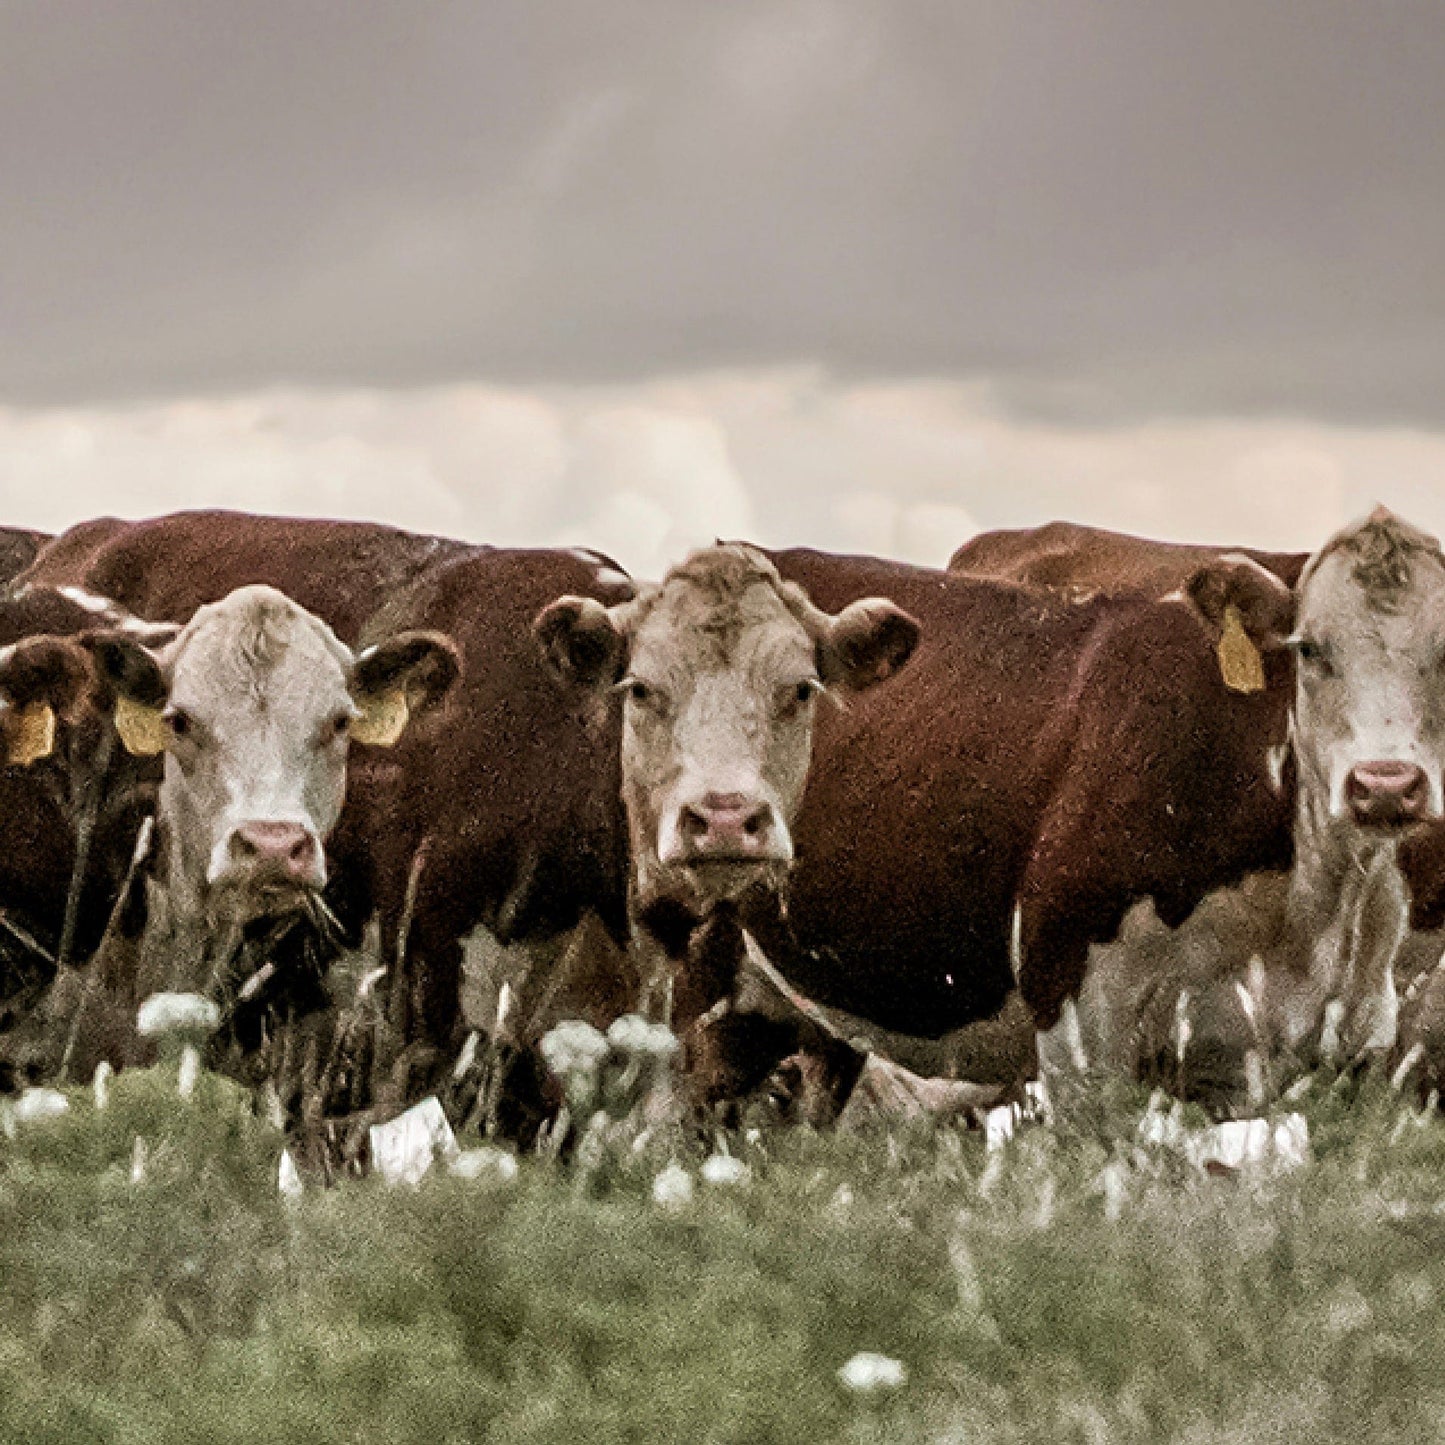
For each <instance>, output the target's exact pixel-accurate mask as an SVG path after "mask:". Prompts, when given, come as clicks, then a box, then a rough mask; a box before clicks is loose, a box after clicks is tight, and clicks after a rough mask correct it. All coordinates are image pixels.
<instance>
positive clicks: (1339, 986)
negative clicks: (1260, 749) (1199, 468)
mask: <svg viewBox="0 0 1445 1445" xmlns="http://www.w3.org/2000/svg"><path fill="white" fill-rule="evenodd" d="M1189 587H1190V592H1191V594H1192V595H1193V597H1194V598H1195V599H1196V601H1197V603H1198V605H1199V606H1200V607H1201V608H1202V609H1203V610H1204V611H1205V612H1206V614H1207V615H1209V616H1211V617H1212V618H1213V619H1215V620H1216V621H1222V622H1223V623H1224V624H1225V625H1228V623H1229V617H1230V614H1231V611H1232V613H1233V616H1234V618H1236V619H1238V620H1240V622H1241V623H1242V625H1243V627H1244V629H1245V630H1246V631H1247V632H1248V634H1249V636H1250V637H1251V639H1252V641H1253V642H1254V644H1255V645H1256V646H1257V647H1258V648H1260V649H1261V650H1264V651H1271V650H1273V651H1277V652H1288V653H1290V654H1291V655H1292V656H1293V658H1294V660H1295V669H1294V671H1295V683H1294V692H1293V699H1292V707H1291V712H1290V720H1289V721H1290V732H1289V742H1288V750H1287V753H1286V752H1284V751H1283V750H1282V751H1281V752H1280V753H1279V754H1278V755H1277V767H1278V768H1280V770H1281V771H1283V770H1284V768H1285V767H1286V765H1287V767H1288V770H1289V772H1290V774H1291V775H1292V779H1293V789H1294V820H1293V833H1294V854H1295V859H1294V866H1293V868H1292V870H1291V872H1290V874H1289V877H1288V880H1287V883H1286V885H1285V887H1284V888H1283V889H1282V890H1281V891H1280V894H1279V897H1278V898H1277V899H1276V900H1274V901H1273V902H1272V903H1271V904H1270V905H1269V906H1268V908H1267V910H1266V914H1265V916H1266V918H1267V919H1268V920H1269V927H1270V930H1271V933H1272V939H1271V942H1270V944H1269V945H1268V952H1270V953H1273V954H1276V955H1282V956H1283V957H1284V960H1285V962H1286V965H1287V966H1286V967H1285V968H1280V967H1275V968H1272V969H1271V970H1270V971H1269V975H1268V977H1269V979H1270V981H1272V982H1278V983H1280V984H1281V997H1280V998H1279V999H1278V1000H1277V1003H1276V1007H1275V1010H1274V1012H1275V1013H1276V1015H1277V1016H1278V1017H1279V1018H1280V1020H1281V1026H1282V1029H1283V1034H1284V1041H1285V1042H1286V1043H1287V1044H1289V1045H1291V1046H1298V1045H1299V1044H1301V1043H1302V1042H1304V1041H1305V1040H1306V1038H1307V1036H1308V1035H1310V1034H1311V1033H1312V1031H1313V1030H1314V1029H1315V1028H1316V1027H1317V1020H1318V1016H1319V1013H1320V1010H1321V1008H1322V1006H1323V1005H1324V1004H1325V1003H1326V1002H1328V1001H1330V1000H1339V1005H1343V1015H1342V1016H1341V1017H1340V1018H1339V1019H1338V1022H1337V1024H1335V1025H1334V1026H1333V1027H1334V1028H1335V1029H1336V1031H1338V1033H1339V1035H1340V1039H1339V1046H1340V1048H1341V1050H1342V1051H1343V1052H1344V1053H1345V1054H1347V1055H1359V1054H1368V1055H1372V1056H1382V1055H1386V1054H1388V1053H1389V1052H1390V1051H1391V1050H1392V1049H1393V1048H1394V1045H1395V1043H1396V1037H1397V1029H1398V1013H1399V1001H1398V987H1397V981H1398V980H1399V979H1401V978H1403V979H1405V980H1411V979H1414V978H1415V977H1417V976H1418V975H1419V974H1420V973H1421V972H1422V970H1423V969H1425V968H1426V967H1428V966H1430V965H1432V964H1433V963H1434V961H1435V960H1436V959H1437V958H1438V957H1439V954H1440V948H1441V940H1440V937H1439V936H1438V934H1432V933H1427V932H1424V931H1422V927H1421V925H1424V924H1427V923H1430V922H1431V921H1432V920H1430V919H1429V918H1428V916H1427V915H1428V908H1427V907H1426V906H1425V904H1426V900H1427V899H1428V898H1429V897H1430V895H1431V893H1432V892H1435V893H1438V889H1439V883H1438V877H1436V878H1432V877H1431V874H1430V864H1431V861H1432V858H1431V855H1432V853H1433V852H1434V851H1435V849H1436V846H1437V845H1436V843H1435V840H1436V839H1438V836H1439V831H1440V827H1441V825H1442V821H1445V672H1442V669H1441V659H1442V658H1445V555H1442V553H1441V549H1440V544H1439V543H1438V541H1436V539H1435V538H1433V537H1431V536H1428V535H1427V534H1425V533H1423V532H1421V531H1419V530H1418V529H1416V528H1415V527H1413V526H1411V525H1410V524H1409V523H1407V522H1405V521H1403V520H1402V519H1401V518H1399V517H1396V516H1395V515H1394V514H1392V513H1391V512H1389V511H1388V510H1387V509H1385V508H1379V509H1377V510H1376V511H1375V512H1374V513H1373V514H1371V515H1370V516H1369V517H1368V518H1366V519H1365V520H1364V521H1362V522H1357V523H1354V524H1352V525H1350V526H1347V527H1345V528H1343V529H1342V530H1341V531H1339V532H1337V533H1336V534H1335V535H1334V536H1333V537H1331V538H1330V539H1329V540H1328V541H1327V542H1326V543H1325V544H1324V546H1323V547H1321V548H1320V549H1319V550H1318V551H1317V552H1316V553H1315V554H1314V555H1313V556H1312V557H1311V558H1310V559H1309V561H1308V563H1307V565H1306V566H1305V568H1304V570H1303V572H1302V573H1301V576H1300V578H1299V581H1298V584H1297V585H1296V586H1295V588H1294V589H1293V591H1291V590H1290V589H1288V588H1286V587H1285V586H1284V584H1283V583H1282V582H1281V581H1280V579H1279V578H1278V577H1276V576H1275V575H1273V574H1272V573H1270V572H1268V571H1267V570H1265V569H1263V568H1261V567H1259V566H1258V565H1257V564H1255V563H1253V562H1249V561H1247V560H1245V559H1241V558H1221V559H1218V560H1217V561H1215V562H1213V563H1211V564H1208V565H1207V566H1205V567H1204V568H1201V569H1200V571H1199V572H1198V574H1196V576H1195V578H1194V579H1192V581H1191V583H1190V584H1189ZM1412 894H1414V895H1415V897H1416V900H1417V902H1416V904H1415V906H1414V907H1413V908H1412ZM1434 921H1435V922H1436V923H1437V925H1438V920H1434ZM1412 924H1413V929H1412ZM1291 974H1292V975H1293V976H1292V977H1291ZM1339 1005H1337V1011H1338V1008H1339Z"/></svg>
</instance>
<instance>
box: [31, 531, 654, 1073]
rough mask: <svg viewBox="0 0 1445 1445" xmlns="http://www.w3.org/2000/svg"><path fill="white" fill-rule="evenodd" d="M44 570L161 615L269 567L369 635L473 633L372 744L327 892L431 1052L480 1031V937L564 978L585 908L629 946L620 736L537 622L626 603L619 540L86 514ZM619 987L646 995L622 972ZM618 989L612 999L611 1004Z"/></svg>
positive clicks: (336, 624) (451, 1048)
mask: <svg viewBox="0 0 1445 1445" xmlns="http://www.w3.org/2000/svg"><path fill="white" fill-rule="evenodd" d="M29 575H30V577H31V579H32V580H33V581H35V582H36V583H39V582H40V581H42V580H44V581H47V582H50V583H53V584H57V585H65V586H69V587H71V588H74V589H88V590H96V591H99V590H101V589H102V588H103V587H106V588H112V589H113V590H116V591H118V592H120V594H121V595H122V598H123V599H124V600H125V601H126V602H127V603H128V605H130V606H131V607H133V608H135V609H136V610H137V611H140V612H141V613H143V614H145V615H148V616H151V617H155V618H161V619H170V620H179V621H184V620H185V619H186V618H187V617H189V616H190V611H191V609H193V608H194V607H195V606H197V605H200V604H202V603H205V602H208V601H213V600H215V599H216V598H217V597H220V596H222V595H224V594H225V593H226V592H227V591H229V590H230V589H231V588H234V587H237V586H241V585H245V584H249V583H269V584H270V585H273V586H277V587H280V588H282V589H283V590H285V591H287V592H288V593H289V594H294V595H295V596H296V597H297V599H298V600H300V601H302V602H304V603H305V604H307V605H308V607H309V610H311V611H313V612H315V613H316V614H317V616H319V617H321V618H323V619H324V620H325V621H327V622H328V623H329V624H331V626H332V627H333V629H334V630H335V631H336V632H337V634H338V636H339V637H341V638H342V640H343V641H346V642H349V643H353V644H355V645H357V646H364V645H365V644H366V643H367V642H371V641H375V640H379V639H381V638H384V637H386V636H387V635H389V634H390V633H391V632H394V631H398V630H404V629H407V628H422V629H431V630H434V631H440V632H443V633H445V634H447V635H448V636H450V637H451V638H453V639H454V640H455V641H456V643H457V645H458V646H459V647H460V648H461V651H462V657H463V674H462V678H461V681H460V683H459V684H458V686H457V688H456V689H455V692H454V699H453V701H452V702H451V703H450V704H449V705H448V706H447V708H446V709H445V717H444V718H443V719H442V720H441V721H440V722H439V723H438V724H436V725H429V726H428V727H427V728H426V729H424V730H420V731H416V732H408V733H407V734H406V735H405V736H403V737H402V738H401V740H400V742H399V743H398V744H397V746H396V747H394V748H392V749H390V750H388V751H386V752H385V753H382V752H380V751H378V750H376V749H373V748H368V747H363V748H361V749H359V750H358V751H357V753H356V754H355V755H354V756H353V758H352V762H351V769H350V772H351V779H350V786H349V790H348V804H347V807H346V808H345V810H344V811H343V814H342V817H341V819H340V821H339V823H338V826H337V828H336V830H335V833H334V834H333V837H332V842H331V846H330V848H329V849H328V854H329V855H330V858H331V862H332V864H333V867H332V868H331V870H330V871H331V874H332V877H331V883H330V886H329V887H328V890H327V893H326V902H327V904H328V907H329V908H330V909H331V910H332V911H333V912H334V913H335V914H336V915H337V917H338V918H339V920H340V922H341V924H342V925H343V929H344V931H345V932H346V933H347V934H348V935H351V936H358V935H359V934H360V932H361V929H362V927H363V925H364V924H365V923H366V921H367V920H368V919H374V920H375V921H376V924H377V925H378V930H377V931H378V933H379V936H380V940H381V944H382V950H383V954H384V956H385V959H386V961H387V962H388V966H389V968H390V969H391V970H392V973H400V974H401V975H402V980H401V983H400V985H399V986H398V987H395V988H393V989H391V990H390V999H389V1002H388V1007H389V1008H390V1009H391V1011H392V1013H393V1015H394V1018H395V1022H396V1026H397V1029H398V1032H399V1033H403V1034H405V1035H406V1036H407V1037H409V1038H411V1039H413V1040H414V1041H417V1042H419V1043H421V1044H422V1045H423V1046H424V1047H427V1048H430V1049H431V1050H432V1052H433V1054H434V1055H435V1058H436V1060H437V1061H438V1066H439V1067H440V1062H441V1061H442V1060H444V1059H445V1060H446V1063H447V1067H448V1068H449V1067H450V1056H451V1055H452V1054H454V1053H455V1051H456V1050H457V1049H459V1048H460V1047H461V1045H462V1043H463V1041H464V1036H465V1028H464V1026H463V1016H462V1015H461V1013H460V1010H459V1008H458V1003H457V999H458V993H459V988H460V983H461V978H462V960H463V953H464V943H465V944H466V945H467V948H468V949H469V950H470V951H472V952H485V953H486V954H487V955H488V956H492V955H495V954H496V952H497V949H496V947H495V943H500V944H501V945H503V946H504V949H503V951H504V952H506V953H508V954H520V955H524V956H525V957H526V958H527V959H528V961H529V966H528V968H527V970H526V972H527V974H528V975H529V976H531V977H535V978H536V979H537V980H539V981H544V980H546V979H548V978H550V977H552V976H553V975H554V974H555V971H556V970H555V969H554V967H553V964H554V963H555V960H556V957H557V956H559V955H560V954H561V953H562V952H563V951H564V949H565V948H566V947H567V945H568V944H569V942H570V941H571V940H572V939H573V937H574V934H575V931H576V928H577V925H578V924H579V922H581V921H583V920H584V919H587V920H589V935H590V936H592V937H600V938H601V939H605V940H606V946H607V947H609V948H621V947H623V946H624V945H625V940H626V932H627V929H626V840H625V836H624V835H623V833H622V831H621V829H620V823H619V820H618V818H616V817H615V816H614V814H615V812H616V808H615V780H616V777H617V740H616V737H615V735H613V734H611V733H609V731H608V729H607V728H606V727H605V726H600V725H597V723H596V720H595V719H589V721H588V723H587V725H586V726H583V727H578V726H576V723H577V722H578V716H579V709H581V711H583V712H587V713H589V714H590V712H591V711H592V709H591V708H590V706H586V705H584V703H583V701H582V700H579V699H578V698H577V697H575V696H571V697H569V696H566V695H565V692H564V689H562V688H561V686H560V684H559V683H558V681H557V679H556V678H555V676H554V675H553V674H552V672H551V671H550V669H549V668H548V667H547V665H546V663H545V661H544V659H543V657H542V655H541V654H540V652H539V651H538V649H537V647H536V644H535V643H534V641H533V639H532V636H531V632H530V625H531V622H532V620H533V618H534V617H535V616H536V614H537V612H538V611H539V610H540V609H541V608H542V607H543V606H544V605H545V604H546V603H547V602H550V601H552V600H554V599H555V598H556V597H557V596H558V595H559V594H561V593H569V592H570V593H577V594H585V595H587V596H591V597H595V598H596V599H597V600H599V601H601V602H602V603H604V604H605V605H611V604H613V603H615V602H618V601H621V600H623V599H625V598H627V597H630V596H631V595H632V587H631V583H630V581H629V579H628V578H627V576H626V574H625V572H623V571H622V569H621V568H620V567H618V565H617V564H616V563H615V562H613V561H612V560H611V559H610V558H607V557H605V556H602V555H601V554H599V553H596V552H592V551H589V550H587V549H582V548H578V549H492V548H489V547H481V546H472V545H468V544H464V543H460V542H452V541H449V540H447V539H439V538H426V537H420V536H416V535H414V534H411V533H405V532H398V531H396V530H395V529H391V528H384V527H376V526H373V525H371V524H367V523H347V522H331V521H320V520H317V521H311V520H305V519H291V518H276V517H264V516H246V515H242V514H234V513H180V514H176V515H174V516H171V517H162V518H157V519H154V520H152V521H149V522H137V523H126V522H117V521H114V520H108V521H102V522H99V523H93V524H86V525H85V526H83V527H80V528H76V529H74V531H73V532H72V533H68V534H65V535H63V536H61V537H60V538H59V539H57V542H56V543H55V544H54V545H53V546H52V547H51V548H50V549H48V550H47V551H46V553H45V554H43V555H42V556H41V557H40V558H39V559H38V561H37V565H36V566H35V567H34V568H33V569H32V570H31V573H30V574H29ZM378 607H380V611H379V612H378V611H377V609H378ZM483 939H485V943H484V944H483ZM533 958H535V959H536V960H538V962H537V964H536V966H532V965H531V962H530V961H531V960H532V959H533ZM390 977H391V974H389V978H390ZM542 987H543V988H544V990H545V988H546V985H545V983H543V984H542ZM599 988H601V989H603V990H606V989H611V990H612V993H613V996H614V997H615V999H616V1000H619V1001H620V1000H622V999H623V998H624V997H626V996H627V989H626V987H625V986H624V985H623V984H620V983H618V982H617V981H616V979H615V978H614V977H613V973H612V971H611V970H610V969H605V970H602V976H601V979H600V982H599ZM534 1003H535V1005H536V1006H537V1008H539V1009H544V1008H545V1007H546V1004H547V1000H546V999H545V998H542V999H536V1000H533V999H530V998H529V997H525V996H524V997H522V998H521V999H520V1001H519V1003H518V1005H517V1007H516V1008H514V1009H513V1010H512V1013H511V1017H512V1020H513V1023H514V1026H515V1027H516V1029H517V1030H518V1031H519V1032H523V1033H525V1032H526V1029H525V1027H524V1023H525V1019H524V1016H525V1015H526V1014H527V1013H529V1012H531V1011H532V1005H533V1004H534ZM610 1007H611V1005H610V1004H604V1003H603V1002H602V1001H601V1000H600V999H599V1000H598V1016H599V1017H605V1016H606V1014H607V1011H608V1010H609V1009H610Z"/></svg>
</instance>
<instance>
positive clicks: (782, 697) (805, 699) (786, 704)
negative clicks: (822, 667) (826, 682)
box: [778, 677, 823, 718]
mask: <svg viewBox="0 0 1445 1445" xmlns="http://www.w3.org/2000/svg"><path fill="white" fill-rule="evenodd" d="M822 690H823V684H822V683H820V682H819V681H818V679H817V678H815V677H808V678H804V679H803V681H802V682H795V683H791V684H789V685H788V686H786V687H784V688H782V689H781V690H780V692H779V694H778V712H779V714H780V715H781V716H782V717H785V718H786V717H793V716H795V715H796V714H797V713H800V712H801V711H802V710H803V709H804V708H805V707H807V705H808V704H809V703H810V702H812V700H813V699H814V698H815V697H816V696H817V695H818V694H819V693H820V692H822Z"/></svg>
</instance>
